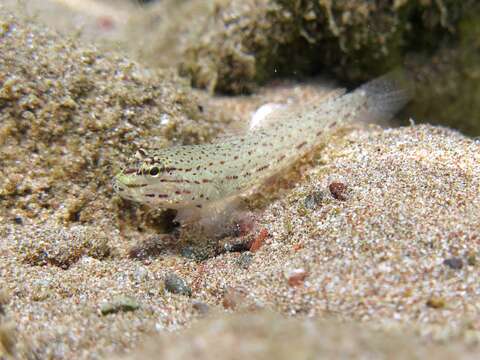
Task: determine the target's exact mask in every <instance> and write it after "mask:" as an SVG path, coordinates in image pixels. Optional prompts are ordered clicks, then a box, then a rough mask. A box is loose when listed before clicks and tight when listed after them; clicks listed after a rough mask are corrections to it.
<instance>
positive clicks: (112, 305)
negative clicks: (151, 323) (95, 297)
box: [100, 296, 140, 315]
mask: <svg viewBox="0 0 480 360" xmlns="http://www.w3.org/2000/svg"><path fill="white" fill-rule="evenodd" d="M139 308H140V304H139V303H138V302H137V301H136V300H135V299H134V298H132V297H129V296H118V297H117V298H115V299H114V300H113V301H112V302H109V303H106V304H103V305H102V306H101V307H100V313H101V314H102V315H108V314H116V313H118V312H128V311H135V310H137V309H139Z"/></svg>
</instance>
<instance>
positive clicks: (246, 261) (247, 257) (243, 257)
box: [236, 252, 253, 270]
mask: <svg viewBox="0 0 480 360" xmlns="http://www.w3.org/2000/svg"><path fill="white" fill-rule="evenodd" d="M252 259H253V255H252V254H251V253H248V252H245V253H242V254H240V256H239V257H238V258H237V261H236V263H237V265H238V266H239V267H241V268H242V269H245V270H246V269H248V267H249V266H250V263H251V262H252Z"/></svg>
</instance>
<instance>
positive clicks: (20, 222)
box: [13, 216, 23, 225]
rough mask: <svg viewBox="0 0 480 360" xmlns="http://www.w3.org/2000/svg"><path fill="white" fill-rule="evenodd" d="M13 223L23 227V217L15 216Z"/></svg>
mask: <svg viewBox="0 0 480 360" xmlns="http://www.w3.org/2000/svg"><path fill="white" fill-rule="evenodd" d="M13 222H14V223H15V224H17V225H23V219H22V217H21V216H15V217H14V218H13Z"/></svg>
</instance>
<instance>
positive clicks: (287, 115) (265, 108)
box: [248, 88, 346, 131]
mask: <svg viewBox="0 0 480 360" xmlns="http://www.w3.org/2000/svg"><path fill="white" fill-rule="evenodd" d="M345 93H346V90H345V89H343V88H340V89H334V90H332V91H328V92H326V93H325V95H324V96H321V97H315V98H314V99H312V100H310V101H307V102H305V103H300V104H299V103H291V104H286V103H283V104H282V103H266V104H264V105H262V106H260V107H259V108H258V109H257V111H255V113H254V114H253V115H252V117H251V119H250V124H249V126H248V131H257V130H260V129H264V128H268V127H269V126H271V125H273V124H276V123H278V122H283V121H288V120H291V119H292V114H294V113H298V112H302V111H308V109H309V108H310V106H312V105H315V106H318V105H321V104H322V103H324V102H326V101H332V100H334V99H336V98H339V97H340V96H342V95H344V94H345Z"/></svg>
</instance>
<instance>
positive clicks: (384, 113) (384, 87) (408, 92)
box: [349, 69, 414, 122]
mask: <svg viewBox="0 0 480 360" xmlns="http://www.w3.org/2000/svg"><path fill="white" fill-rule="evenodd" d="M413 94H414V82H413V80H412V79H411V78H410V76H408V74H407V72H406V71H403V70H400V69H398V70H395V71H392V72H390V73H387V74H386V75H383V76H381V77H379V78H376V79H374V80H372V81H370V82H367V83H366V84H364V85H362V86H360V87H359V88H358V89H356V90H355V91H353V92H352V93H351V94H349V95H351V96H354V97H355V96H357V97H364V98H365V99H364V101H365V106H364V109H363V110H362V111H360V112H359V113H358V115H357V116H356V120H359V121H365V122H381V121H386V120H390V119H391V118H392V117H393V116H394V115H395V114H396V113H397V112H398V111H400V110H401V109H402V108H403V107H404V106H405V105H406V104H407V103H408V102H409V101H410V100H411V99H412V97H413Z"/></svg>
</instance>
